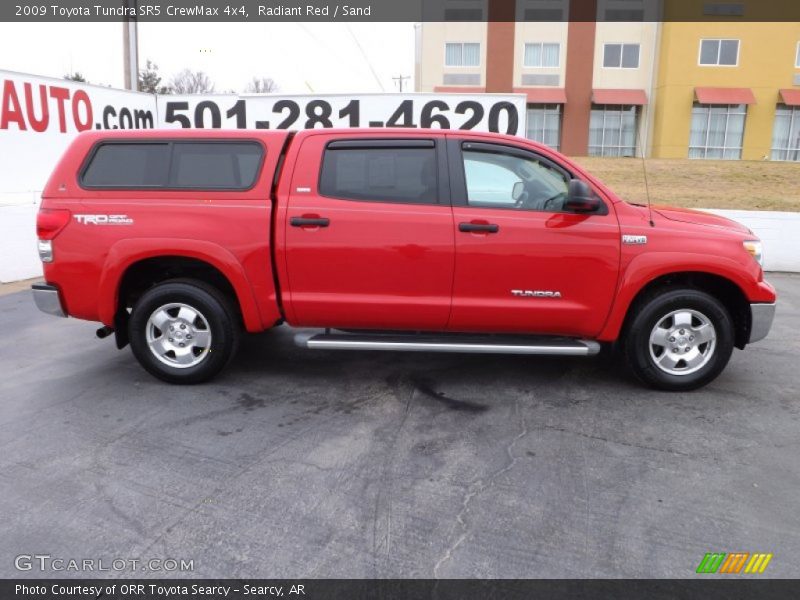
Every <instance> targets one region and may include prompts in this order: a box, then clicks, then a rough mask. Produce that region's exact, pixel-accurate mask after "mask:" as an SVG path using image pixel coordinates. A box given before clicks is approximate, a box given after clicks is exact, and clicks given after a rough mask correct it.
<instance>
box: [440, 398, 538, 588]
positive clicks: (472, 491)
mask: <svg viewBox="0 0 800 600" xmlns="http://www.w3.org/2000/svg"><path fill="white" fill-rule="evenodd" d="M513 415H514V417H515V418H516V420H517V421H518V422H519V423H520V432H519V433H518V434H517V435H515V436H514V437H513V438H512V439H511V441H510V442H509V443H508V444H506V448H505V452H506V455H507V456H508V461H507V462H506V464H505V465H504V466H503V467H501V468H500V469H498V470H497V471H495V472H494V473H492V474H490V475H489V476H488V477H485V478H480V479H477V480H475V481H473V482H471V483H470V484H469V486H468V487H467V492H466V493H465V494H464V497H463V499H462V500H461V510H460V511H459V512H458V514H457V515H456V524H457V525H456V526H457V527H458V528H460V530H461V533H460V534H459V536H458V537H457V538H456V539H455V541H454V542H453V543H452V544H451V545H450V546H448V548H447V549H446V550H445V551H444V553H443V554H442V556H441V558H440V559H439V560H438V561H436V564H435V565H434V566H433V577H434V579H439V571H440V569H441V568H442V567H443V566H444V565H445V563H447V562H449V561H450V560H451V559H452V557H453V554H454V553H455V551H456V550H457V549H458V548H459V546H461V545H462V544H463V543H464V542H465V541H466V539H467V537H468V535H469V525H468V524H467V522H466V519H465V517H466V514H467V511H468V510H469V505H470V503H471V502H472V500H473V499H474V498H475V497H476V496H478V495H479V494H481V493H483V492H485V491H486V490H488V489H490V488H492V487H494V485H495V482H496V481H497V479H498V478H499V477H501V476H502V475H504V474H505V473H507V472H509V471H510V470H511V469H513V468H514V466H515V465H516V464H517V462H518V461H519V459H520V457H519V456H515V455H514V446H515V445H516V444H517V442H519V441H520V440H521V439H522V438H524V437H525V436H526V435H528V433H529V430H528V423H527V421H526V420H525V417H523V416H522V415H521V414H520V410H519V399H515V401H514V413H513Z"/></svg>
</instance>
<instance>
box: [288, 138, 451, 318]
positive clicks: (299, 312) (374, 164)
mask: <svg viewBox="0 0 800 600" xmlns="http://www.w3.org/2000/svg"><path fill="white" fill-rule="evenodd" d="M447 190H448V185H447V162H446V158H445V151H444V138H443V137H440V138H439V139H435V138H434V137H428V138H425V137H418V136H417V137H414V136H411V135H410V136H408V137H406V138H396V137H388V136H386V134H383V135H382V136H376V135H373V136H369V137H365V136H364V135H363V134H360V135H348V134H338V135H315V136H309V137H307V138H305V139H304V140H303V145H302V147H301V149H300V154H299V157H298V160H297V161H296V165H295V171H294V174H293V177H292V185H291V192H290V198H289V202H288V210H287V213H286V215H285V217H284V221H285V222H284V223H282V224H280V226H283V227H285V228H286V229H285V251H286V254H285V256H286V266H287V273H288V283H289V286H288V288H289V289H288V293H287V294H285V297H286V307H287V314H289V315H290V319H291V321H292V322H293V324H295V325H305V326H329V327H338V328H353V329H383V330H386V329H414V330H428V331H436V330H443V329H444V328H445V327H446V325H447V319H448V316H449V314H450V301H451V296H452V283H453V262H454V239H453V238H454V233H453V215H452V209H451V207H450V199H449V195H448V193H447Z"/></svg>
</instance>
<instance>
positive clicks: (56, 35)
mask: <svg viewBox="0 0 800 600" xmlns="http://www.w3.org/2000/svg"><path fill="white" fill-rule="evenodd" d="M122 52H123V50H122V24H121V23H14V24H11V23H0V69H5V70H9V71H20V72H25V73H33V74H36V75H46V76H50V77H63V76H64V75H65V74H66V73H71V72H75V71H79V72H80V73H82V74H83V75H84V77H86V79H87V80H89V81H90V82H91V83H95V84H99V85H111V86H112V87H123V81H124V80H123V77H124V75H123V70H122V64H123V61H122ZM147 59H150V60H152V61H154V62H155V63H156V64H157V65H158V67H159V71H160V73H161V74H162V77H163V78H164V80H168V79H169V78H170V77H171V76H172V75H173V74H175V73H176V72H178V71H180V70H181V69H184V68H189V69H192V70H203V71H205V72H206V73H207V74H208V75H209V76H210V78H211V80H212V81H213V82H214V83H215V85H216V90H215V91H217V92H227V91H230V90H234V91H237V92H239V91H244V87H245V86H246V84H247V82H248V81H249V80H250V79H251V78H252V77H254V76H256V77H272V79H274V80H275V81H276V83H277V84H278V87H279V91H280V92H282V93H287V94H291V93H309V92H314V93H337V92H339V93H344V92H381V91H386V92H395V91H397V82H395V81H393V79H392V77H396V76H398V75H401V74H402V75H404V76H412V79H409V80H406V81H405V82H404V89H405V90H411V89H413V75H414V25H413V23H230V24H227V23H208V24H206V23H140V24H139V66H140V68H142V67H144V64H145V61H146V60H147Z"/></svg>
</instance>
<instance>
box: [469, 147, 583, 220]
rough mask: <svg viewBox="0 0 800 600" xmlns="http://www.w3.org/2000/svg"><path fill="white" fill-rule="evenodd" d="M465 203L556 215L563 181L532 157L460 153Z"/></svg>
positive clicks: (563, 196)
mask: <svg viewBox="0 0 800 600" xmlns="http://www.w3.org/2000/svg"><path fill="white" fill-rule="evenodd" d="M463 156H464V174H465V176H466V180H467V203H468V204H469V206H475V207H482V208H514V209H519V210H543V211H560V210H562V208H563V205H564V200H565V199H566V197H567V191H568V189H569V181H568V179H567V177H566V176H565V175H564V174H563V173H561V171H558V170H557V169H554V168H552V167H550V166H549V165H548V164H546V163H544V162H540V161H538V160H536V159H535V158H533V157H530V158H523V157H520V156H515V155H511V154H503V153H499V152H498V153H495V152H478V151H471V150H464V152H463Z"/></svg>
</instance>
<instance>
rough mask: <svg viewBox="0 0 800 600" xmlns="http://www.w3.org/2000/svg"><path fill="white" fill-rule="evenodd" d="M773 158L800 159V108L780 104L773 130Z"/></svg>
mask: <svg viewBox="0 0 800 600" xmlns="http://www.w3.org/2000/svg"><path fill="white" fill-rule="evenodd" d="M772 160H792V161H800V110H798V108H797V107H796V106H786V105H785V104H779V105H778V109H777V110H776V111H775V127H774V129H773V131H772Z"/></svg>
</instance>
